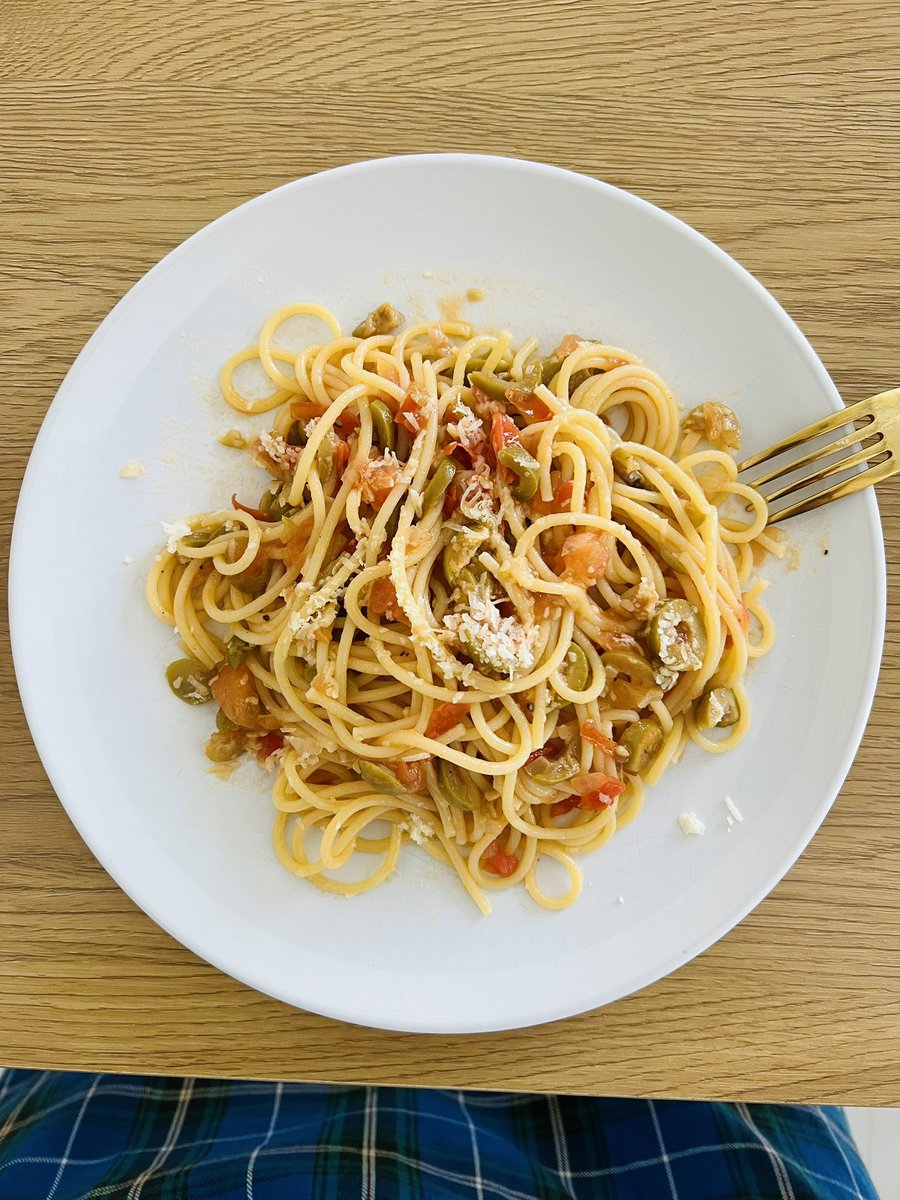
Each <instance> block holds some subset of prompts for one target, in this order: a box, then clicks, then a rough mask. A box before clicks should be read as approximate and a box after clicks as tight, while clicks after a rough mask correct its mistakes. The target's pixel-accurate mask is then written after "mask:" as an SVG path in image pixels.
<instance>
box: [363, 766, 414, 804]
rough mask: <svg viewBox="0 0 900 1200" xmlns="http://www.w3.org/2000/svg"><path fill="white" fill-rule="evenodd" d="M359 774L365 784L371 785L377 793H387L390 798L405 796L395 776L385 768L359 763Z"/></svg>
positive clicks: (404, 790)
mask: <svg viewBox="0 0 900 1200" xmlns="http://www.w3.org/2000/svg"><path fill="white" fill-rule="evenodd" d="M359 773H360V775H361V776H362V777H363V779H364V780H365V781H366V783H369V784H371V785H372V787H373V788H376V789H377V790H378V791H379V792H387V793H388V794H389V795H391V796H405V795H406V789H405V788H403V787H402V786H401V784H400V781H399V779H398V778H397V776H396V775H394V773H393V772H392V771H389V770H388V769H387V767H380V766H379V765H378V763H372V762H361V763H360V764H359Z"/></svg>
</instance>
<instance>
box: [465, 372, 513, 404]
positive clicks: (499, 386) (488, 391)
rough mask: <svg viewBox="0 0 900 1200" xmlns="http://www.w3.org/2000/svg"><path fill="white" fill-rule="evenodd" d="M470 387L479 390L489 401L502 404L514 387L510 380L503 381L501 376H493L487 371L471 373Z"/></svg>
mask: <svg viewBox="0 0 900 1200" xmlns="http://www.w3.org/2000/svg"><path fill="white" fill-rule="evenodd" d="M469 386H470V387H476V388H478V390H479V392H483V393H484V394H485V396H487V397H488V399H489V400H499V401H500V403H501V404H502V403H503V402H504V401H505V400H506V392H507V389H508V388H511V387H512V386H513V385H512V384H511V383H510V381H509V380H508V379H501V378H500V376H499V375H491V374H490V373H489V372H486V371H470V372H469Z"/></svg>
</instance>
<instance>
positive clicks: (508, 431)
mask: <svg viewBox="0 0 900 1200" xmlns="http://www.w3.org/2000/svg"><path fill="white" fill-rule="evenodd" d="M491 445H492V446H493V447H494V453H495V454H499V453H500V451H501V450H502V449H503V447H504V446H512V445H521V442H519V430H518V427H517V425H516V423H515V421H514V420H513V419H512V417H507V416H506V415H505V414H504V413H496V412H495V413H491Z"/></svg>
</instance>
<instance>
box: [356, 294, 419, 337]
mask: <svg viewBox="0 0 900 1200" xmlns="http://www.w3.org/2000/svg"><path fill="white" fill-rule="evenodd" d="M405 319H406V318H405V317H404V316H403V313H401V312H398V311H397V310H396V308H394V306H393V304H389V303H388V302H387V301H385V303H384V304H379V305H378V307H377V308H373V309H372V311H371V312H370V313H368V314H367V316H365V317H363V319H362V320H361V321H360V323H359V324H358V325H357V326H356V328H355V329H354V330H353V336H354V337H355V338H369V337H375V335H376V334H380V333H391V332H393V330H395V329H397V328H398V327H399V326H400V325H402V324H403V322H404V320H405Z"/></svg>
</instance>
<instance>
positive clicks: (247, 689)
mask: <svg viewBox="0 0 900 1200" xmlns="http://www.w3.org/2000/svg"><path fill="white" fill-rule="evenodd" d="M210 691H211V692H212V694H213V699H214V700H215V701H216V703H217V704H218V706H219V708H221V710H222V712H223V713H224V714H225V716H226V717H228V719H229V720H230V721H233V722H234V723H235V725H240V727H241V728H242V729H251V728H252V727H253V726H254V725H256V724H257V722H258V720H259V715H260V712H259V708H260V705H259V696H258V695H257V694H256V686H255V685H254V683H253V676H252V675H251V674H250V668H249V667H248V666H247V665H246V663H241V665H240V666H239V667H229V666H228V664H227V663H223V664H222V666H221V667H219V669H218V671H217V672H216V675H215V677H214V678H213V679H212V681H211V683H210Z"/></svg>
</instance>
